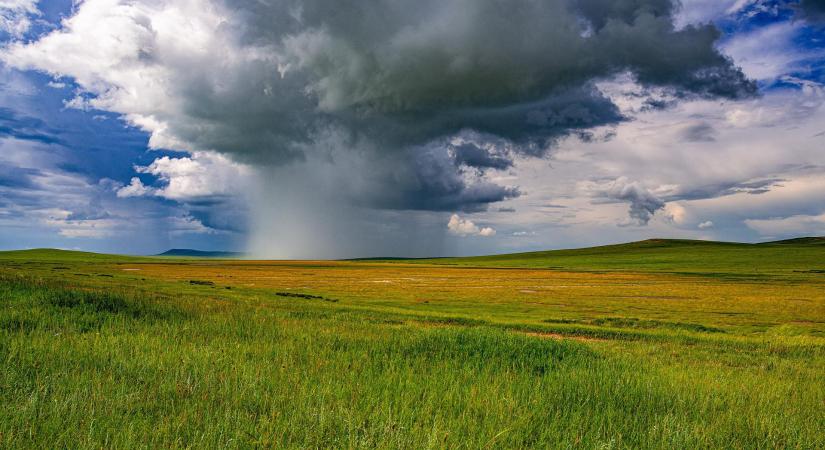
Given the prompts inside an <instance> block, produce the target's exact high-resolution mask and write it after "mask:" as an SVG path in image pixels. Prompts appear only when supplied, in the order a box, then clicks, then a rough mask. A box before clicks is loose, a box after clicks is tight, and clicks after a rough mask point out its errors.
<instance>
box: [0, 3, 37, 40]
mask: <svg viewBox="0 0 825 450" xmlns="http://www.w3.org/2000/svg"><path fill="white" fill-rule="evenodd" d="M37 2H38V0H0V31H3V32H6V33H8V34H10V35H11V36H13V37H17V38H19V37H21V36H23V34H24V33H25V32H26V31H28V30H29V28H30V27H31V16H37V15H39V14H40V11H39V10H38V9H37Z"/></svg>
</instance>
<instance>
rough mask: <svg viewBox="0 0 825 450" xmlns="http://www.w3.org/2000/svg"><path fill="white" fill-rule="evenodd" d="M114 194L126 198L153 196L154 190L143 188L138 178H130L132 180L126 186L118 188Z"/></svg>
mask: <svg viewBox="0 0 825 450" xmlns="http://www.w3.org/2000/svg"><path fill="white" fill-rule="evenodd" d="M116 192H117V196H118V197H120V198H128V197H144V196H147V195H154V193H155V190H154V189H152V188H149V187H146V186H144V185H143V182H142V181H140V178H138V177H132V180H131V182H130V183H129V184H128V185H126V186H121V187H119V188H118V189H117V191H116Z"/></svg>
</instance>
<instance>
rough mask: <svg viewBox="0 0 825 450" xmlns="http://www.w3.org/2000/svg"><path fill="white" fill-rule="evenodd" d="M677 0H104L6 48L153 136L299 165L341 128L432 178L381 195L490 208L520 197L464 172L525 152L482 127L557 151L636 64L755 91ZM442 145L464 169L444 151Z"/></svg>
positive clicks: (679, 82)
mask: <svg viewBox="0 0 825 450" xmlns="http://www.w3.org/2000/svg"><path fill="white" fill-rule="evenodd" d="M675 4H676V3H675V2H672V1H669V0H633V1H630V0H626V1H619V2H616V1H606V0H576V1H562V0H551V1H542V2H533V1H519V2H518V5H516V6H512V5H509V6H507V7H504V6H502V4H501V3H500V2H498V1H495V0H447V1H444V0H439V1H436V0H425V1H423V2H416V3H415V4H412V3H409V2H407V3H405V2H397V1H390V0H378V1H375V0H372V1H358V0H350V1H348V2H347V3H346V6H341V5H339V4H336V5H332V4H330V3H329V2H325V1H321V0H302V1H298V0H291V1H284V2H260V1H257V0H255V1H253V0H223V1H218V0H212V1H195V0H184V1H174V2H173V1H171V0H158V1H153V2H144V1H135V2H120V1H116V0H86V1H84V2H82V3H80V4H79V5H78V6H77V9H76V11H75V13H74V15H73V16H71V17H69V18H67V19H65V20H64V21H63V22H62V27H61V28H60V29H57V30H55V31H53V32H51V33H48V34H46V35H44V36H42V37H40V38H39V39H37V40H35V41H32V42H16V43H13V44H11V45H9V46H8V47H6V48H5V49H4V50H3V51H2V56H0V57H1V58H2V60H3V61H4V62H5V63H6V64H8V65H9V66H11V67H16V68H20V69H33V70H38V71H42V72H46V73H49V74H51V75H52V76H55V77H63V76H65V77H69V78H71V79H73V81H74V82H75V83H76V84H77V85H78V86H79V88H80V91H79V94H78V95H77V96H76V97H75V98H73V99H71V100H69V102H68V103H67V106H70V107H82V108H91V109H99V110H106V111H110V112H114V113H117V114H120V115H121V116H122V117H123V118H124V119H125V120H127V121H128V122H129V123H130V124H132V125H134V126H137V127H139V128H141V129H143V130H145V131H147V132H148V133H150V135H151V138H150V146H151V147H153V148H171V149H177V150H185V151H189V152H207V151H215V152H219V153H222V154H226V155H230V156H231V157H232V158H233V159H235V160H237V161H241V162H251V163H254V164H256V165H260V164H271V165H283V164H290V163H294V162H295V161H305V160H316V159H322V158H323V156H324V154H326V153H327V152H328V151H329V145H330V141H328V140H327V137H328V136H331V135H335V136H339V137H343V139H338V140H336V141H334V142H335V144H334V145H335V146H337V147H340V148H341V150H342V151H346V152H350V153H351V154H354V155H359V157H360V158H362V159H363V160H364V163H363V164H361V166H362V167H363V169H364V171H363V172H361V173H360V174H359V176H363V177H370V178H372V179H371V180H368V182H370V183H372V184H374V185H380V184H381V183H386V182H389V183H391V184H384V185H383V186H381V187H380V188H379V190H392V189H395V186H396V185H395V184H394V182H395V175H397V174H398V172H399V171H398V170H396V169H395V168H394V167H391V166H390V165H388V164H386V161H387V159H395V160H396V163H395V164H396V166H399V167H400V166H404V169H403V170H409V171H411V172H414V174H413V175H411V176H406V177H405V180H404V182H409V183H410V184H409V185H406V186H402V189H401V190H402V192H400V193H398V194H397V195H394V196H392V195H391V196H389V197H391V198H390V199H389V200H388V199H387V198H386V197H387V196H385V195H376V196H373V197H368V198H374V203H373V205H372V206H374V207H377V208H385V207H387V208H412V209H434V210H445V209H451V208H452V209H462V210H481V209H485V208H486V205H487V204H488V203H491V202H496V201H500V200H502V199H505V198H512V197H514V196H515V195H516V191H515V190H513V189H511V188H507V187H502V186H497V185H495V184H494V183H491V182H489V181H484V180H481V179H477V180H475V181H473V182H472V183H469V184H468V183H467V182H466V174H465V173H463V172H462V171H463V170H465V169H467V168H474V169H478V170H479V171H481V172H484V171H485V170H487V169H498V170H501V169H505V168H509V167H510V166H512V158H511V157H510V156H508V154H505V153H502V152H498V151H496V152H491V151H490V149H489V148H487V147H485V146H484V145H479V144H481V143H474V144H473V145H475V146H474V147H467V146H465V145H467V144H462V145H459V146H454V145H453V143H452V142H453V139H454V138H456V137H457V136H461V135H462V134H463V133H465V132H467V131H468V130H471V131H473V132H475V133H478V134H479V135H480V136H486V137H488V138H489V139H491V140H494V141H495V140H503V141H505V142H507V143H509V144H510V147H509V148H510V150H511V151H512V152H514V153H516V154H520V155H530V156H545V155H547V153H548V151H549V150H550V149H551V148H552V147H553V146H554V145H555V144H556V143H557V142H558V140H559V139H562V138H564V137H565V136H568V135H569V134H571V133H576V132H581V131H587V130H590V129H593V128H594V127H600V126H605V125H615V124H617V123H620V122H622V121H624V120H626V117H625V116H623V115H622V114H620V112H619V110H618V108H617V106H616V105H615V104H614V103H613V102H612V101H611V99H609V98H608V97H606V96H605V95H603V93H602V92H601V91H600V90H599V89H598V88H597V87H595V86H594V84H593V83H594V82H595V81H597V80H603V79H609V78H611V77H614V76H617V75H618V74H624V73H630V74H632V77H633V78H634V79H635V80H636V81H637V82H638V83H640V84H641V85H643V86H649V87H660V88H663V89H668V90H671V91H673V92H676V93H678V94H679V96H680V98H690V97H701V98H717V97H723V98H742V97H747V96H750V95H752V94H753V93H754V92H755V85H754V84H753V83H752V82H750V81H748V80H747V79H746V78H745V77H744V75H743V74H742V73H741V72H740V71H739V70H738V69H737V68H736V67H735V66H734V65H733V64H732V62H731V61H730V60H729V59H728V58H727V57H725V56H724V55H722V54H721V53H720V52H719V51H718V50H717V49H716V46H715V45H716V41H717V40H718V38H719V32H718V31H717V30H716V29H715V28H713V27H712V26H695V27H694V26H688V27H684V28H680V29H677V28H675V26H674V11H675V9H676V8H675ZM184 36H185V38H182V37H184ZM216 61H220V63H216ZM434 146H442V147H443V148H442V151H452V152H453V163H454V164H451V165H450V164H444V163H442V162H435V163H433V162H432V159H433V156H432V154H433V150H432V148H433V147H434ZM417 153H420V154H421V155H416V154H417ZM438 158H442V157H441V156H439V157H438ZM446 170H451V171H453V172H454V173H453V175H450V176H447V175H445V173H444V171H446ZM428 173H432V174H433V175H434V176H435V177H436V179H435V180H426V179H424V178H425V177H426V176H427V174H428ZM458 179H463V180H465V182H464V186H463V187H462V185H461V182H458V181H457V180H458ZM388 180H389V181H388ZM273 184H274V186H273V189H277V188H278V186H277V182H276V181H273ZM170 186H171V185H170ZM170 189H172V188H170ZM167 192H168V194H169V195H170V196H174V195H178V194H177V193H175V192H174V191H173V190H169V191H167ZM173 198H174V197H173Z"/></svg>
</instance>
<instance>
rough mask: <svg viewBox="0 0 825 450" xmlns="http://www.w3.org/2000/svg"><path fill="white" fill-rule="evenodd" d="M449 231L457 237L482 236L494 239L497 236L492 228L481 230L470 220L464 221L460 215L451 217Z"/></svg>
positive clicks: (448, 224)
mask: <svg viewBox="0 0 825 450" xmlns="http://www.w3.org/2000/svg"><path fill="white" fill-rule="evenodd" d="M447 229H448V230H449V231H450V233H451V234H454V235H456V236H461V237H466V236H482V237H492V236H495V235H496V230H495V229H493V228H490V227H483V228H479V226H478V225H476V224H475V223H473V222H472V221H471V220H470V219H462V218H461V217H459V215H458V214H453V215H452V216H450V221H449V222H448V223H447Z"/></svg>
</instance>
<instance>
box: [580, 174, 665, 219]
mask: <svg viewBox="0 0 825 450" xmlns="http://www.w3.org/2000/svg"><path fill="white" fill-rule="evenodd" d="M589 189H590V190H591V192H592V195H593V196H595V197H597V198H604V199H608V200H612V201H620V202H628V203H630V210H629V211H628V215H629V216H630V219H632V220H633V221H634V223H635V224H638V225H647V224H648V222H650V219H652V218H653V215H654V214H655V213H656V211H658V210H660V209H664V207H665V202H664V201H663V200H662V199H660V198H659V197H657V196H656V195H654V194H653V193H652V192H650V190H648V189H647V188H646V187H644V185H642V184H641V183H639V182H637V181H631V180H629V179H628V178H627V177H619V178H616V179H615V180H613V181H609V182H605V183H601V184H595V185H590V186H589Z"/></svg>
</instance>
